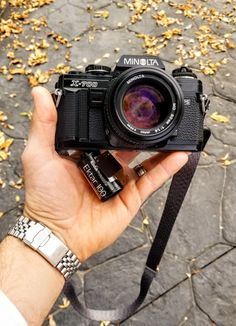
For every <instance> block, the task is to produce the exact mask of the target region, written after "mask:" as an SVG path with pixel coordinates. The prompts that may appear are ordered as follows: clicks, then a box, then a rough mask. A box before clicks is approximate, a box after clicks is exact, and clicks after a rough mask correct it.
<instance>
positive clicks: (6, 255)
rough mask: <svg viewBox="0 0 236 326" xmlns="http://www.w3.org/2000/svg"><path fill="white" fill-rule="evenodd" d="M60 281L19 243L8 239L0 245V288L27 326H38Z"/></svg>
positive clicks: (45, 314) (55, 294) (38, 258)
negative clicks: (23, 318)
mask: <svg viewBox="0 0 236 326" xmlns="http://www.w3.org/2000/svg"><path fill="white" fill-rule="evenodd" d="M63 285H64V278H63V276H62V275H61V274H60V272H59V271H57V270H56V268H54V267H53V266H51V265H50V264H49V263H48V262H47V261H46V260H45V259H44V258H43V257H41V256H40V255H39V254H38V253H36V252H35V251H34V250H32V249H31V248H29V247H27V246H26V245H25V244H24V243H23V242H22V241H20V240H18V239H16V238H14V237H11V236H8V237H6V238H5V239H4V240H3V242H2V243H1V244H0V289H1V290H2V291H3V292H4V293H5V294H6V295H7V296H8V298H9V299H10V300H11V301H12V302H13V303H14V304H15V305H16V306H17V308H18V309H19V311H20V312H21V313H22V315H23V316H24V317H25V319H26V321H27V322H28V324H29V325H34V326H36V325H37V326H38V325H41V324H42V322H43V321H44V319H45V317H46V316H47V314H48V312H49V311H50V309H51V307H52V306H53V304H54V302H55V301H56V299H57V297H58V296H59V294H60V292H61V290H62V288H63Z"/></svg>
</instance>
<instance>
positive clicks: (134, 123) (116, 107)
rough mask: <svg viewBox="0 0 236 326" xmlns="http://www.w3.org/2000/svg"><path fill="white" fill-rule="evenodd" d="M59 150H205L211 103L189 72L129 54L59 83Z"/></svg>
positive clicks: (156, 60) (148, 57)
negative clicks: (169, 70) (205, 124)
mask: <svg viewBox="0 0 236 326" xmlns="http://www.w3.org/2000/svg"><path fill="white" fill-rule="evenodd" d="M55 94H56V106H57V111H58V123H57V130H56V149H57V151H58V152H60V153H66V152H69V151H70V150H74V149H76V150H77V149H82V150H86V151H91V150H98V149H110V150H113V149H121V150H141V151H145V150H146V151H177V150H178V151H181V150H183V151H200V150H202V149H203V146H204V128H203V121H204V116H205V112H206V109H207V108H208V100H207V97H206V95H204V94H203V87H202V82H201V81H200V80H199V79H197V76H196V75H195V74H194V73H193V72H192V71H191V70H190V69H188V68H186V67H182V68H179V69H175V70H174V71H173V72H172V75H170V74H167V73H166V72H165V67H164V64H163V63H162V62H161V60H160V59H159V58H158V57H156V56H134V55H131V56H130V55H124V56H122V57H121V58H120V60H119V61H118V63H117V64H116V67H115V69H114V70H113V71H112V70H111V68H109V67H106V66H98V65H89V66H88V67H87V68H86V69H85V73H82V72H79V71H70V72H69V73H68V74H64V75H61V76H60V77H59V80H58V82H57V83H56V90H55Z"/></svg>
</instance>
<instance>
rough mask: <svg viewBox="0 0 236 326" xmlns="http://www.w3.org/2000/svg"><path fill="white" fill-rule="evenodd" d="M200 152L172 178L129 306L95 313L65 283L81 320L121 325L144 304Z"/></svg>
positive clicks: (191, 157) (68, 284) (65, 288)
mask: <svg viewBox="0 0 236 326" xmlns="http://www.w3.org/2000/svg"><path fill="white" fill-rule="evenodd" d="M199 158H200V152H194V153H192V154H191V155H190V156H189V160H188V162H187V163H186V164H185V166H184V167H183V168H182V169H181V170H180V171H179V172H178V173H176V174H175V175H174V177H173V179H172V182H171V186H170V189H169V193H168V196H167V199H166V204H165V207H164V210H163V213H162V217H161V220H160V223H159V226H158V229H157V232H156V236H155V239H154V241H153V243H152V246H151V249H150V251H149V254H148V258H147V261H146V266H145V268H144V272H143V274H142V277H141V281H140V292H139V295H138V297H137V298H136V299H135V300H134V301H133V303H131V304H130V305H128V306H124V305H123V306H120V307H119V308H117V309H114V310H96V309H91V308H88V307H86V305H84V304H82V303H81V302H80V301H79V300H78V298H77V296H76V293H75V289H74V287H73V285H72V284H71V282H67V283H66V284H65V287H64V293H65V295H66V296H67V298H68V299H69V300H70V302H71V304H72V306H73V307H74V309H75V310H76V311H77V312H78V313H79V314H81V315H83V316H84V317H86V318H88V319H91V320H96V321H102V320H104V321H112V322H116V323H117V322H121V321H124V320H126V319H127V318H129V317H130V316H131V315H133V314H134V312H135V311H136V310H137V309H138V307H140V306H141V304H142V303H143V301H144V299H145V297H146V295H147V293H148V290H149V288H150V285H151V283H152V281H153V279H154V277H155V276H156V274H157V273H158V266H159V263H160V261H161V258H162V256H163V253H164V251H165V248H166V245H167V242H168V240H169V237H170V234H171V231H172V228H173V226H174V223H175V221H176V218H177V216H178V213H179V210H180V208H181V206H182V203H183V201H184V198H185V195H186V193H187V191H188V188H189V186H190V183H191V180H192V177H193V175H194V173H195V170H196V167H197V164H198V162H199Z"/></svg>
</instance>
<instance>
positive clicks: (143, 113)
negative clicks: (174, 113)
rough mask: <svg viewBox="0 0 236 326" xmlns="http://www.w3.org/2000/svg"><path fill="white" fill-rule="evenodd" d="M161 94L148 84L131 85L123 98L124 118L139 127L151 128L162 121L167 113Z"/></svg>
mask: <svg viewBox="0 0 236 326" xmlns="http://www.w3.org/2000/svg"><path fill="white" fill-rule="evenodd" d="M165 104H166V103H165V98H164V96H163V94H162V93H161V92H160V91H159V90H158V89H156V88H154V87H152V86H149V85H138V86H133V87H131V88H130V89H129V90H128V91H127V92H126V94H125V95H124V98H123V106H122V110H123V114H124V117H125V118H126V120H127V121H128V122H129V123H130V124H132V125H133V126H134V127H136V128H139V129H151V128H154V127H157V126H158V124H160V123H161V122H163V121H164V120H165V118H166V116H167V114H168V108H167V107H166V105H165Z"/></svg>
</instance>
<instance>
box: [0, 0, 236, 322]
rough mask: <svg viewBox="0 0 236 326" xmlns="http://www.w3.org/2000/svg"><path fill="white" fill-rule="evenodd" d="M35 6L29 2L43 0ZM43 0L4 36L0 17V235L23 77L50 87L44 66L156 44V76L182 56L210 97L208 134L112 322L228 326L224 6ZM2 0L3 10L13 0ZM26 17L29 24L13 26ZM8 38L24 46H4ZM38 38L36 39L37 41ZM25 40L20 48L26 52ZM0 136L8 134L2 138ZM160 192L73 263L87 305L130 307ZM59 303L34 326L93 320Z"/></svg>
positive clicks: (231, 259) (230, 40)
mask: <svg viewBox="0 0 236 326" xmlns="http://www.w3.org/2000/svg"><path fill="white" fill-rule="evenodd" d="M15 2H17V1H15ZM19 2H20V1H19ZM23 2H24V1H23ZM23 2H22V3H23ZM34 2H35V3H36V7H37V3H40V2H41V3H42V4H43V3H45V2H46V1H32V3H34ZM48 2H50V1H48ZM51 2H52V3H51V4H50V5H45V6H42V7H41V8H40V9H37V10H35V11H32V12H28V14H29V15H28V18H27V17H25V18H24V17H21V18H20V19H19V20H17V18H16V21H17V23H16V26H15V27H14V26H13V27H12V29H11V32H9V31H8V32H6V28H5V29H4V28H3V25H4V24H5V25H7V24H8V25H9V24H10V22H8V23H4V21H2V30H0V31H1V34H0V40H1V58H0V72H1V73H2V74H1V75H0V88H1V92H0V111H2V112H3V113H1V114H0V119H1V120H0V121H2V122H1V125H0V128H1V130H2V132H3V134H1V137H0V138H1V142H0V146H1V148H0V149H1V151H0V157H1V162H0V194H1V196H0V212H1V214H0V240H1V239H2V238H3V237H4V235H5V234H6V232H7V229H8V227H9V225H12V224H13V223H14V221H15V219H16V217H17V216H18V215H19V214H20V212H21V210H22V204H23V202H24V190H23V186H22V180H21V177H22V168H21V163H20V154H21V152H22V150H23V148H24V140H25V139H26V138H27V130H28V123H29V119H28V117H29V116H30V114H28V112H29V111H30V110H31V109H32V102H31V96H30V83H31V85H36V84H37V83H47V85H46V87H48V88H49V89H51V90H52V89H53V85H54V83H55V81H56V79H57V76H56V75H55V73H56V72H63V71H67V69H69V68H68V66H71V67H73V68H77V69H78V68H81V69H82V67H85V66H86V64H87V63H93V62H96V63H102V64H106V65H111V66H112V65H114V63H115V61H116V59H118V58H119V56H120V55H121V54H142V53H145V51H147V52H148V53H149V54H158V52H159V51H160V57H161V59H162V60H163V61H164V63H165V65H166V68H167V71H169V72H171V70H172V69H174V68H175V67H176V65H178V64H181V63H182V62H186V63H188V64H189V65H190V66H192V67H194V68H195V69H196V71H197V73H198V76H199V78H200V79H202V80H203V82H204V87H205V90H206V92H207V93H208V94H210V98H211V112H210V113H209V114H208V115H207V117H206V123H207V125H208V126H209V127H210V128H211V130H212V133H213V135H212V137H211V139H210V141H209V143H208V145H207V147H206V149H205V151H204V153H203V154H202V158H201V162H200V165H199V168H198V170H197V173H196V175H195V177H194V181H193V183H192V185H191V188H190V190H189V193H188V195H187V198H186V200H185V203H184V205H183V208H182V209H181V212H180V215H179V218H178V220H177V223H176V225H175V227H174V229H173V233H172V235H171V238H170V241H169V243H168V246H167V249H166V253H165V255H164V258H163V260H162V262H161V265H160V272H159V274H158V277H157V278H156V280H155V281H154V283H153V285H152V287H151V291H150V293H149V294H148V296H147V299H146V301H145V303H144V304H143V306H142V307H141V308H140V309H139V311H138V312H137V313H136V314H134V315H133V316H132V317H131V318H130V319H129V320H128V321H125V322H124V323H122V325H125V326H129V325H132V326H133V325H134V326H139V325H140V326H141V325H146V326H156V325H157V326H162V325H163V326H177V325H185V326H193V325H196V326H210V325H219V326H234V325H236V295H235V289H236V278H235V275H236V213H235V211H236V209H235V208H236V207H235V202H236V191H235V184H236V128H235V124H236V111H235V103H236V70H235V66H236V51H235V43H234V42H235V40H236V32H235V31H236V27H235V22H236V18H235V10H236V3H235V1H234V0H232V1H217V0H215V1H200V0H198V1H195V2H194V4H192V5H191V1H182V4H181V5H180V4H179V2H178V1H176V3H174V2H172V3H170V2H168V1H150V6H149V7H148V6H147V5H145V2H143V3H142V2H141V1H139V2H137V1H136V2H135V3H134V2H133V5H132V3H131V2H122V1H111V0H110V1H109V0H99V1H92V0H89V1H75V0H67V1H61V0H57V1H55V2H53V1H51ZM0 3H1V6H2V11H0V12H1V15H2V18H3V19H5V21H6V19H7V18H9V17H10V13H11V12H12V11H14V12H22V8H21V7H18V8H16V7H11V8H10V7H8V6H5V4H4V1H1V2H0ZM10 3H12V4H13V5H14V1H10ZM127 4H129V7H128V5H127ZM145 6H146V7H145ZM131 9H133V10H131ZM135 10H136V11H135ZM163 11H165V12H164V13H163ZM142 12H143V13H142ZM135 13H136V15H134V14H135ZM153 15H155V18H153ZM42 16H44V17H46V19H43V18H41V17H42ZM168 17H171V20H170V19H168ZM141 18H142V19H141ZM27 19H28V20H30V21H29V22H28V23H27V24H22V22H24V21H27ZM16 21H15V22H16ZM43 22H45V23H43ZM21 27H22V28H23V31H21V32H19V29H20V28H21ZM0 28H1V27H0ZM14 28H15V31H14ZM17 29H18V32H17ZM52 31H53V32H52ZM7 33H8V35H7ZM60 36H62V37H63V38H60ZM17 37H18V39H17ZM14 39H15V40H20V41H22V42H24V44H23V45H19V43H18V45H15V48H14V46H13V40H14ZM43 39H46V43H47V44H45V43H44V44H42V45H41V46H39V45H37V44H36V43H37V42H40V41H42V40H43ZM15 44H16V42H15ZM29 44H31V48H28V49H27V50H26V47H28V46H29ZM35 44H36V45H35ZM37 50H39V51H41V53H39V52H37ZM11 52H13V53H11ZM30 55H31V57H30ZM32 55H34V57H33V56H32ZM30 58H31V59H30ZM14 60H18V61H14ZM40 63H42V65H38V64H40ZM24 64H25V65H24ZM14 69H18V71H16V70H14ZM29 81H30V83H29ZM22 112H23V114H22ZM215 112H217V114H214V115H212V114H213V113H215ZM6 118H8V120H6ZM11 125H12V126H14V129H12V127H11ZM3 137H4V139H3ZM7 139H13V140H14V141H13V143H12V144H10V143H11V140H10V141H8V143H7V144H6V143H5V145H4V142H5V141H7ZM9 152H10V153H11V154H10V155H9ZM167 189H168V184H167V185H165V186H164V187H163V188H162V189H160V190H159V191H158V192H157V193H155V194H154V195H153V196H152V197H151V198H150V199H149V200H148V201H147V202H146V204H145V205H144V206H143V208H142V210H141V211H140V213H139V214H138V216H137V217H136V219H135V220H134V221H133V223H132V225H130V227H128V229H127V230H126V231H125V232H124V234H123V235H122V236H121V238H120V239H119V240H118V241H117V242H116V243H115V244H114V245H113V246H112V247H110V248H109V249H107V250H105V251H104V252H102V253H101V254H98V255H96V256H95V257H93V258H91V259H90V260H89V261H87V262H86V263H85V264H84V266H83V267H82V269H81V271H80V272H79V273H78V276H77V279H78V282H80V283H79V286H78V294H79V296H80V297H81V296H82V294H84V295H85V299H86V301H87V303H88V304H89V305H91V306H93V307H95V308H104V307H108V308H109V307H114V306H117V305H118V304H119V303H129V302H130V301H131V300H132V299H133V298H134V297H135V296H136V295H137V291H138V287H139V279H140V276H141V273H142V270H143V266H144V262H145V259H146V255H147V252H148V249H149V247H150V242H151V239H152V236H153V235H154V233H155V230H156V228H157V225H158V222H159V219H160V216H161V211H162V208H163V205H164V201H165V197H166V193H167ZM62 300H63V297H62V298H60V300H59V302H57V304H56V305H55V307H54V308H53V310H52V312H51V314H50V317H49V319H48V320H47V321H45V326H46V325H48V324H49V325H55V324H53V322H55V323H56V325H58V326H65V325H66V326H72V325H80V326H85V325H91V326H93V325H94V326H95V325H99V323H98V322H92V321H88V320H86V319H84V318H83V317H81V316H78V315H77V314H76V313H75V312H74V311H73V309H72V308H71V306H70V305H69V306H68V307H67V303H66V302H64V304H62ZM59 304H62V306H60V307H59ZM101 325H103V326H107V325H109V323H101Z"/></svg>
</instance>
